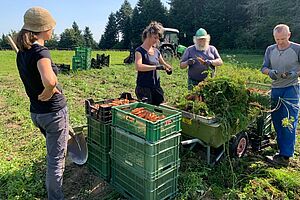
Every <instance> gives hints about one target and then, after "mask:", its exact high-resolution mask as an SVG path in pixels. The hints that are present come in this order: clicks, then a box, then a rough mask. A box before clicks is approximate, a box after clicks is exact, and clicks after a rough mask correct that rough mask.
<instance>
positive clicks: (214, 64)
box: [211, 58, 223, 67]
mask: <svg viewBox="0 0 300 200" xmlns="http://www.w3.org/2000/svg"><path fill="white" fill-rule="evenodd" d="M211 64H212V65H213V66H215V67H217V66H221V65H223V60H222V59H221V58H217V59H215V60H212V61H211Z"/></svg>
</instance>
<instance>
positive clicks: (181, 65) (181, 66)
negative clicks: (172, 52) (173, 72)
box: [180, 61, 189, 69]
mask: <svg viewBox="0 0 300 200" xmlns="http://www.w3.org/2000/svg"><path fill="white" fill-rule="evenodd" d="M188 66H189V65H188V61H184V62H181V63H180V68H181V69H185V68H187V67H188Z"/></svg>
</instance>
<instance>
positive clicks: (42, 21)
mask: <svg viewBox="0 0 300 200" xmlns="http://www.w3.org/2000/svg"><path fill="white" fill-rule="evenodd" d="M55 25H56V22H55V20H54V19H53V17H52V16H51V14H50V12H49V11H48V10H46V9H44V8H41V7H32V8H30V9H28V10H27V11H26V12H25V14H24V25H23V27H22V29H25V30H28V31H32V32H43V31H48V30H50V29H53V28H54V27H55Z"/></svg>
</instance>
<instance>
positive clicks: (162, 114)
mask: <svg viewBox="0 0 300 200" xmlns="http://www.w3.org/2000/svg"><path fill="white" fill-rule="evenodd" d="M180 121H181V112H179V111H176V110H171V109H168V108H164V107H160V106H153V105H150V104H146V103H142V102H136V103H131V104H128V105H120V106H115V107H113V108H112V125H113V126H116V127H119V128H121V129H124V130H126V131H129V132H131V133H133V134H135V135H138V136H140V137H142V138H144V139H146V140H147V141H149V142H156V141H158V140H160V139H162V138H164V137H166V136H169V135H171V134H174V133H177V132H179V131H181V124H180Z"/></svg>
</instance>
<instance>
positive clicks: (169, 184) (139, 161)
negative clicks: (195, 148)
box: [111, 102, 181, 200]
mask: <svg viewBox="0 0 300 200" xmlns="http://www.w3.org/2000/svg"><path fill="white" fill-rule="evenodd" d="M139 110H146V111H147V112H146V114H145V113H144V114H145V115H144V114H141V113H139V114H138V113H137V111H139ZM150 114H151V115H152V117H150ZM154 114H155V115H156V119H155V115H154ZM146 115H147V116H146ZM112 117H113V119H112V135H111V137H112V139H111V142H112V143H111V165H112V166H111V170H112V171H111V185H112V186H114V187H115V188H116V189H117V190H118V191H119V192H120V193H122V194H123V195H124V196H125V197H127V198H128V199H141V200H159V199H172V198H173V197H175V196H176V193H177V183H178V170H179V164H180V160H179V144H180V135H181V134H180V131H181V127H180V124H181V123H180V122H181V113H180V112H178V111H175V110H170V109H167V108H163V107H157V106H152V105H149V104H145V103H141V102H136V103H132V104H129V105H122V106H116V107H113V109H112ZM150 120H152V121H150Z"/></svg>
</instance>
